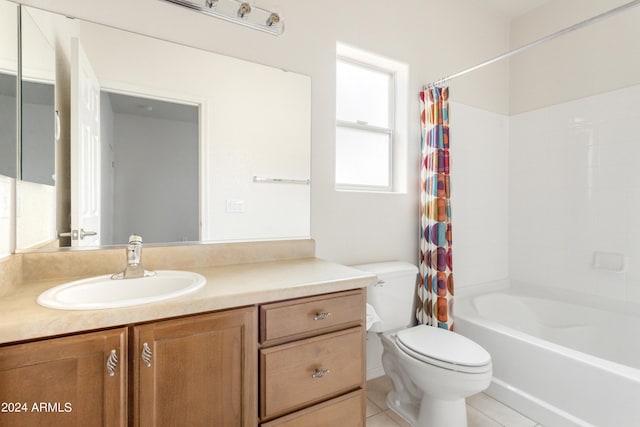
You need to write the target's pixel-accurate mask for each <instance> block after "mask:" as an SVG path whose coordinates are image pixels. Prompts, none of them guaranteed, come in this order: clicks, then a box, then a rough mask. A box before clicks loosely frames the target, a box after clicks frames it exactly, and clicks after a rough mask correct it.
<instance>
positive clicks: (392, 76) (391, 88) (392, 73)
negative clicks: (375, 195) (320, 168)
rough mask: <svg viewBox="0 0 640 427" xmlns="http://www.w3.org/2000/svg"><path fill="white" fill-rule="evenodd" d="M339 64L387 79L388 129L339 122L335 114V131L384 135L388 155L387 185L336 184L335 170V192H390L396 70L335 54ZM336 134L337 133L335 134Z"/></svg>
mask: <svg viewBox="0 0 640 427" xmlns="http://www.w3.org/2000/svg"><path fill="white" fill-rule="evenodd" d="M339 62H343V63H347V64H350V65H355V66H357V67H360V68H362V69H365V70H369V71H372V72H377V73H382V74H385V75H387V76H388V77H389V84H388V88H387V89H388V92H389V93H388V99H387V114H388V124H389V127H387V128H385V127H381V126H375V125H370V124H369V123H368V122H366V121H362V120H356V121H355V122H351V121H348V120H339V119H338V118H337V114H336V124H335V126H336V131H337V129H338V128H348V129H355V130H360V131H365V132H371V133H376V134H383V135H386V136H387V137H388V139H389V146H388V154H387V162H388V165H387V168H388V169H387V170H388V173H387V182H388V184H387V185H373V184H348V183H341V182H338V177H337V170H336V173H335V174H334V175H335V176H334V180H335V188H336V190H351V191H375V192H391V191H393V188H394V170H393V166H394V152H395V149H394V145H395V127H396V111H395V110H396V103H397V100H396V84H397V82H396V79H397V76H396V70H393V69H390V68H386V67H382V66H379V65H376V64H372V63H370V62H365V61H361V60H357V59H354V58H352V57H349V56H346V55H341V54H337V55H336V67H337V65H338V63H339ZM337 86H338V85H337V73H336V96H337V93H338V91H337ZM336 134H337V132H336ZM336 151H337V138H336ZM335 164H336V166H337V154H336V162H335Z"/></svg>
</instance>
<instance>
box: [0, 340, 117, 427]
mask: <svg viewBox="0 0 640 427" xmlns="http://www.w3.org/2000/svg"><path fill="white" fill-rule="evenodd" d="M0 404H1V405H2V407H0V426H2V427H20V426H24V427H33V426H48V427H56V426H60V427H68V426H82V427H86V426H96V427H98V426H99V427H103V426H122V427H124V426H126V425H127V329H126V328H119V329H113V330H109V331H104V332H93V333H85V334H78V335H74V336H69V337H63V338H53V339H47V340H43V341H35V342H29V343H25V344H15V345H7V346H4V347H0Z"/></svg>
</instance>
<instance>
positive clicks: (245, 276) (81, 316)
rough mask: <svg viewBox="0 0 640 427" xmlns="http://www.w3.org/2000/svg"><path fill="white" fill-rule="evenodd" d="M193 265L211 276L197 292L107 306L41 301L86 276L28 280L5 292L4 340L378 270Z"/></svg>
mask: <svg viewBox="0 0 640 427" xmlns="http://www.w3.org/2000/svg"><path fill="white" fill-rule="evenodd" d="M189 270H190V271H194V272H196V273H200V274H202V275H203V276H204V277H205V278H206V279H207V284H206V285H205V286H204V287H203V288H201V289H200V290H198V291H196V292H194V293H191V294H189V295H186V296H182V297H178V298H174V299H170V300H167V301H162V302H157V303H151V304H144V305H138V306H133V307H126V308H117V309H105V310H56V309H50V308H45V307H42V306H40V305H38V304H37V303H36V298H37V297H38V295H39V294H40V293H41V292H43V291H44V290H46V289H49V288H51V287H53V286H57V285H60V284H62V283H66V282H68V281H71V280H76V279H79V278H81V277H70V278H67V279H65V280H60V279H57V280H35V281H28V282H25V283H23V284H22V285H20V286H19V287H17V288H16V289H15V290H14V291H13V292H11V293H9V294H7V295H4V296H2V297H0V344H2V343H10V342H15V341H23V340H29V339H35V338H42V337H48V336H55V335H63V334H69V333H73V332H79V331H87V330H93V329H103V328H109V327H115V326H121V325H130V324H133V323H142V322H147V321H152V320H158V319H165V318H170V317H177V316H184V315H188V314H195V313H202V312H207V311H214V310H223V309H228V308H233V307H241V306H247V305H255V304H260V303H266V302H271V301H279V300H285V299H290V298H299V297H305V296H312V295H319V294H324V293H330V292H338V291H343V290H348V289H356V288H363V287H366V286H369V285H371V284H373V283H375V276H374V275H372V274H370V273H365V272H362V271H359V270H356V269H353V268H350V267H346V266H343V265H340V264H335V263H331V262H327V261H323V260H320V259H317V258H304V259H295V260H286V261H271V262H258V263H250V264H235V265H227V266H219V267H208V268H193V269H189Z"/></svg>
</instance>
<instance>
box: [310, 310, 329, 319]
mask: <svg viewBox="0 0 640 427" xmlns="http://www.w3.org/2000/svg"><path fill="white" fill-rule="evenodd" d="M329 316H331V312H329V311H324V312H322V313H316V315H315V316H313V320H324V319H326V318H327V317H329Z"/></svg>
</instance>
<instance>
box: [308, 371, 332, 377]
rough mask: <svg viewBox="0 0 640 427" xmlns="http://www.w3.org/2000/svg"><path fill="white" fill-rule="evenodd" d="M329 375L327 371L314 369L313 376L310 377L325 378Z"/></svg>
mask: <svg viewBox="0 0 640 427" xmlns="http://www.w3.org/2000/svg"><path fill="white" fill-rule="evenodd" d="M328 373H329V370H328V369H316V370H315V371H314V372H313V374H312V375H311V378H322V377H326V376H327V374H328Z"/></svg>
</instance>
